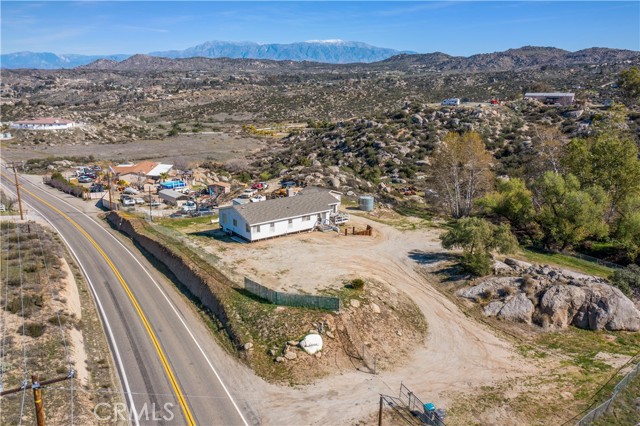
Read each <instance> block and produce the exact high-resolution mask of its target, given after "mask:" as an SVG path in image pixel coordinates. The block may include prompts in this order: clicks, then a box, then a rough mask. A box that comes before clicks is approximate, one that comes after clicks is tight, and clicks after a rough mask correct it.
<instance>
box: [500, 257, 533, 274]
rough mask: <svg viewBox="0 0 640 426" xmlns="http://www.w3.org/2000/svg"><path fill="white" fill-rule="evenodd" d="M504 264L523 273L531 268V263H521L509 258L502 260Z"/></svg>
mask: <svg viewBox="0 0 640 426" xmlns="http://www.w3.org/2000/svg"><path fill="white" fill-rule="evenodd" d="M504 263H506V264H507V265H509V266H511V267H512V268H513V269H515V270H516V271H524V270H525V269H529V268H530V267H532V266H533V264H532V263H529V262H523V261H522V260H518V259H512V258H510V257H507V258H506V259H505V260H504Z"/></svg>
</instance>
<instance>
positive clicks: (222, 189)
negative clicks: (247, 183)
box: [207, 182, 231, 195]
mask: <svg viewBox="0 0 640 426" xmlns="http://www.w3.org/2000/svg"><path fill="white" fill-rule="evenodd" d="M207 188H208V189H209V194H211V195H217V194H228V193H229V192H231V184H230V183H227V182H213V183H212V184H211V185H208V186H207Z"/></svg>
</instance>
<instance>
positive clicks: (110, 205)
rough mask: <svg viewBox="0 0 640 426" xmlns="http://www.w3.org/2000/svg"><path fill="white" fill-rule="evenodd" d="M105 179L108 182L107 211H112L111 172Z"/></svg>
mask: <svg viewBox="0 0 640 426" xmlns="http://www.w3.org/2000/svg"><path fill="white" fill-rule="evenodd" d="M107 179H108V182H109V210H113V201H112V200H111V172H109V173H108V174H107Z"/></svg>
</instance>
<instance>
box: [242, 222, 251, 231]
mask: <svg viewBox="0 0 640 426" xmlns="http://www.w3.org/2000/svg"><path fill="white" fill-rule="evenodd" d="M244 229H245V230H246V231H247V232H251V227H250V226H249V224H248V223H247V224H246V225H245V227H244Z"/></svg>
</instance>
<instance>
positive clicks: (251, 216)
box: [221, 192, 340, 225]
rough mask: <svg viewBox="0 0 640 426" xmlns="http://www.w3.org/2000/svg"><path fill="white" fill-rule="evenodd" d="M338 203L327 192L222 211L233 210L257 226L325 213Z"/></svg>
mask: <svg viewBox="0 0 640 426" xmlns="http://www.w3.org/2000/svg"><path fill="white" fill-rule="evenodd" d="M338 203H340V201H338V200H337V199H336V198H335V197H334V196H333V195H331V194H329V192H314V193H311V194H306V195H303V194H299V195H296V196H294V197H286V198H275V199H273V200H266V201H260V202H258V203H249V204H244V205H241V206H231V207H224V208H223V209H233V210H235V211H236V212H238V214H239V215H240V216H241V217H242V218H243V219H244V220H245V221H246V222H247V223H248V224H249V225H259V224H261V223H267V222H275V221H277V220H282V219H288V218H292V217H299V216H305V215H311V214H314V213H320V212H325V211H328V210H331V205H333V204H338ZM221 210H222V209H221Z"/></svg>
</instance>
